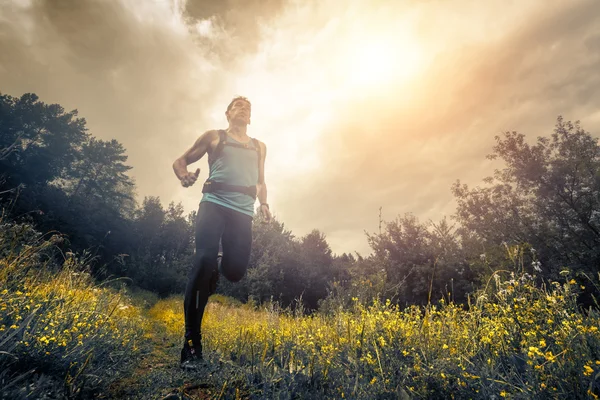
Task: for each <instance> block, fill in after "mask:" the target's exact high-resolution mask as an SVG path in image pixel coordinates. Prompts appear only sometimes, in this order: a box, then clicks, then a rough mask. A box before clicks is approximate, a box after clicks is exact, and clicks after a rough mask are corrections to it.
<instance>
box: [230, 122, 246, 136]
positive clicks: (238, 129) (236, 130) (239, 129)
mask: <svg viewBox="0 0 600 400" xmlns="http://www.w3.org/2000/svg"><path fill="white" fill-rule="evenodd" d="M247 128H248V127H247V126H246V125H234V124H229V128H228V129H227V133H229V134H230V135H231V136H233V137H237V138H240V139H244V138H246V137H248V134H247V133H246V132H247Z"/></svg>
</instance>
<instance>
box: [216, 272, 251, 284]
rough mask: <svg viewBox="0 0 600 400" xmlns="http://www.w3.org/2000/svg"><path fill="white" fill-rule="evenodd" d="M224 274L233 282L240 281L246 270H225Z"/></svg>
mask: <svg viewBox="0 0 600 400" xmlns="http://www.w3.org/2000/svg"><path fill="white" fill-rule="evenodd" d="M222 272H223V276H224V277H225V278H227V280H228V281H231V282H239V281H241V280H242V278H243V277H244V275H246V271H245V270H233V271H232V270H223V271H222Z"/></svg>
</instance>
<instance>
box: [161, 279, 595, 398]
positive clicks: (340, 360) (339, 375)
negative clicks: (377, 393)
mask: <svg viewBox="0 0 600 400" xmlns="http://www.w3.org/2000/svg"><path fill="white" fill-rule="evenodd" d="M571 286H572V285H571V284H570V283H566V284H564V285H554V289H553V290H551V291H545V290H542V289H539V288H536V287H535V286H534V285H533V284H531V282H527V281H525V282H524V281H516V282H515V281H514V280H513V281H512V282H506V283H503V284H502V285H501V287H500V288H499V289H501V290H499V291H498V293H497V296H495V298H494V299H493V301H491V300H482V301H478V302H477V304H471V305H470V307H468V308H465V307H462V306H459V305H455V304H442V305H440V306H434V305H430V306H428V307H426V308H425V309H423V308H419V307H409V308H406V309H403V310H400V309H399V308H398V307H395V306H393V305H391V304H390V303H389V301H388V302H387V303H384V304H383V303H380V302H375V303H374V304H372V305H370V306H365V305H362V304H360V302H358V301H355V302H353V303H354V306H353V309H351V310H344V311H340V312H338V313H337V314H335V315H326V314H321V313H315V314H313V315H310V316H298V315H294V313H292V312H290V311H276V308H275V307H268V306H265V307H263V308H252V307H248V306H230V305H224V304H220V303H217V302H211V303H209V304H208V306H207V309H206V314H205V316H204V320H203V338H204V345H205V349H206V350H207V351H213V352H216V353H217V354H219V355H220V357H222V358H226V359H231V360H233V361H237V362H239V363H241V364H243V365H251V366H253V367H258V368H261V370H262V371H263V373H267V372H268V373H270V374H275V373H278V372H282V371H285V372H286V373H291V374H302V375H305V376H307V377H309V378H311V379H317V378H318V379H323V380H327V379H330V380H331V381H333V382H339V381H340V380H344V379H350V378H348V377H353V378H352V379H354V380H355V381H358V382H362V383H363V384H364V386H365V387H376V388H379V389H381V390H387V389H386V388H388V386H389V387H396V386H397V385H398V384H400V382H399V381H397V379H398V376H408V377H410V382H412V383H411V385H408V386H406V390H407V391H408V392H412V393H413V394H415V395H417V396H420V397H427V396H429V395H431V393H430V392H429V390H430V388H429V386H428V385H430V382H431V380H432V379H435V380H437V381H438V382H439V383H438V384H437V385H439V386H436V387H438V388H439V387H441V388H447V390H448V392H449V393H452V392H453V391H456V390H463V391H465V392H466V393H471V395H472V396H473V397H476V396H477V393H480V390H482V389H483V388H486V392H487V393H490V392H495V393H496V395H499V396H502V397H512V396H513V395H514V394H520V395H522V394H523V392H527V393H529V394H531V395H534V394H536V393H538V394H539V395H540V396H542V397H543V394H541V393H545V392H546V391H550V392H552V393H554V394H553V395H560V393H561V390H563V389H561V388H562V387H567V386H568V385H566V384H563V385H562V386H561V379H571V378H570V377H572V376H573V375H572V374H571V371H572V369H573V368H576V369H577V370H578V371H579V374H580V377H581V379H583V382H589V379H591V378H593V376H592V375H593V374H594V371H596V370H597V368H598V365H599V364H600V361H596V360H594V359H592V358H591V357H592V354H597V353H595V352H596V351H597V350H600V333H599V330H598V324H599V318H598V315H597V314H590V315H588V316H584V315H583V314H581V313H579V312H578V310H577V307H576V306H573V304H571V303H570V302H571V301H572V300H573V296H572V292H571ZM490 297H492V296H490ZM181 301H182V299H181V298H180V297H176V298H175V297H174V298H171V299H167V300H162V301H159V302H158V303H157V304H156V305H155V306H154V308H153V309H152V310H151V311H150V315H151V316H152V318H153V319H154V320H155V321H157V322H160V323H161V324H163V325H164V326H165V328H166V329H167V331H168V332H169V333H170V334H171V335H173V336H175V337H178V339H177V340H179V337H181V335H182V333H183V313H182V311H181V308H182V307H181ZM593 346H597V348H595V347H593ZM582 356H583V357H586V356H587V357H589V358H588V360H591V361H589V362H588V363H587V364H585V365H582V364H581V358H580V357H582ZM511 357H512V358H511ZM507 359H515V360H518V359H521V360H523V362H524V364H525V366H526V368H530V371H531V374H532V376H535V380H536V382H537V383H536V385H531V384H527V385H526V386H523V385H522V383H521V382H523V381H524V380H523V379H522V378H521V377H518V376H517V375H515V374H517V372H515V371H517V369H516V367H515V368H514V369H513V370H512V372H510V371H511V370H510V369H507V368H506V361H505V360H507ZM584 359H585V358H584ZM503 360H504V361H503ZM514 362H515V363H517V361H514ZM501 363H504V367H502V368H500V367H499V365H500V364H501ZM514 365H517V364H514ZM399 370H401V371H402V374H400V375H399V372H398V371H399ZM265 371H267V372H265ZM498 371H508V372H502V373H500V372H498ZM561 371H562V372H561ZM511 374H513V375H511ZM561 376H562V378H561ZM586 379H587V381H586ZM395 380H396V381H395ZM355 381H352V385H354V382H355ZM390 382H393V384H391V383H390ZM352 385H350V386H352ZM394 385H396V386H394ZM519 385H521V386H519ZM411 388H412V389H411ZM436 390H437V389H436ZM565 390H566V389H565ZM586 390H587V389H586ZM344 391H346V393H347V391H348V387H346V388H344V387H343V386H340V392H339V393H338V395H339V396H341V393H343V392H344Z"/></svg>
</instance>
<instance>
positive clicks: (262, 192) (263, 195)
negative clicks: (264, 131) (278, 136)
mask: <svg viewBox="0 0 600 400" xmlns="http://www.w3.org/2000/svg"><path fill="white" fill-rule="evenodd" d="M259 146H260V147H261V149H260V150H261V152H260V155H261V159H260V162H259V163H258V185H256V197H258V201H259V202H260V208H259V210H260V213H261V214H262V216H263V218H264V219H265V220H266V222H269V221H271V218H272V216H271V210H269V203H267V184H266V183H265V159H266V158H267V146H266V145H265V144H264V143H263V142H259Z"/></svg>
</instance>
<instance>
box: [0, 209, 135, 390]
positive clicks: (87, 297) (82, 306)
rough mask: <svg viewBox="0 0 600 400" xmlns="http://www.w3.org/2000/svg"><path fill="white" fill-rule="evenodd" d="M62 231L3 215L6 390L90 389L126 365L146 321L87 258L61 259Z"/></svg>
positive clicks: (1, 338)
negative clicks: (94, 273) (48, 233)
mask: <svg viewBox="0 0 600 400" xmlns="http://www.w3.org/2000/svg"><path fill="white" fill-rule="evenodd" d="M60 240H61V239H60V237H59V236H52V237H50V238H46V237H43V236H41V235H40V234H38V233H36V232H35V231H34V230H33V229H32V228H31V227H30V226H28V225H20V224H14V223H2V222H1V221H0V288H2V289H1V290H0V370H1V372H0V394H1V396H0V397H3V398H39V397H41V396H42V394H49V393H52V394H53V395H55V396H61V397H62V396H65V397H71V398H73V397H88V396H92V395H93V394H95V393H98V392H99V391H101V390H103V389H104V388H106V387H107V385H108V384H110V383H111V382H112V381H114V380H115V379H117V378H118V377H119V376H120V374H121V373H122V372H123V371H124V370H125V369H126V368H127V364H128V360H130V359H131V355H132V353H133V352H135V350H136V340H137V338H138V336H140V333H141V330H142V329H143V319H142V317H141V315H140V312H139V310H138V308H135V307H132V306H131V305H130V303H129V302H128V299H127V298H125V296H124V295H123V293H118V292H116V291H114V290H111V289H108V288H104V287H101V286H98V285H96V284H95V283H94V282H93V280H92V278H91V277H90V275H89V274H88V273H87V272H86V271H85V260H81V259H78V258H77V257H76V256H75V255H73V254H67V255H66V256H64V257H63V258H62V260H63V261H62V262H58V263H57V262H56V261H55V260H56V256H57V254H58V255H60V253H57V251H56V246H55V245H56V244H57V242H59V241H60Z"/></svg>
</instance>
